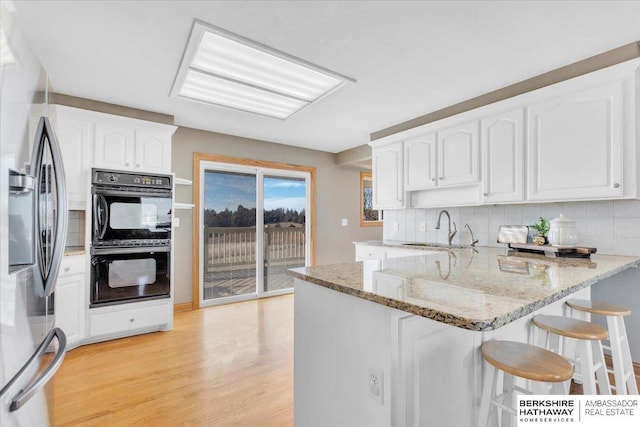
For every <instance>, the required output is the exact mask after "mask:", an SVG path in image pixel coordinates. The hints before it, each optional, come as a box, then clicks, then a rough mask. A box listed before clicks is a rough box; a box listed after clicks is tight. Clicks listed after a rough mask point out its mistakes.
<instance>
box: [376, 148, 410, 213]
mask: <svg viewBox="0 0 640 427" xmlns="http://www.w3.org/2000/svg"><path fill="white" fill-rule="evenodd" d="M372 166H373V208H374V209H389V208H401V207H403V206H404V197H403V194H402V191H403V190H402V183H403V182H402V181H403V174H402V142H397V143H395V144H390V145H385V146H383V147H378V148H374V149H373V150H372Z"/></svg>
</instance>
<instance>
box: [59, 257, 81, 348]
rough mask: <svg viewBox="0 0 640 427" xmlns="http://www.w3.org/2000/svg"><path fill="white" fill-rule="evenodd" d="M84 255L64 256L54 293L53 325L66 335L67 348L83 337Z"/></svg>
mask: <svg viewBox="0 0 640 427" xmlns="http://www.w3.org/2000/svg"><path fill="white" fill-rule="evenodd" d="M86 262H87V257H86V256H85V255H74V256H65V257H64V258H63V259H62V263H61V265H60V272H59V273H58V281H57V282H56V288H55V293H54V297H53V299H54V311H55V325H56V327H58V328H60V329H62V330H63V331H64V333H65V335H66V336H67V345H68V346H69V348H74V347H77V346H78V345H80V344H81V343H82V341H83V340H84V338H85V307H86V306H87V304H86V301H85V296H86V288H87V285H88V280H87V274H86Z"/></svg>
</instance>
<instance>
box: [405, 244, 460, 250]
mask: <svg viewBox="0 0 640 427" xmlns="http://www.w3.org/2000/svg"><path fill="white" fill-rule="evenodd" d="M402 246H414V247H415V246H417V247H421V248H441V249H464V248H467V247H469V245H449V244H447V243H403V244H402Z"/></svg>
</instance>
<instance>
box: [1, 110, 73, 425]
mask: <svg viewBox="0 0 640 427" xmlns="http://www.w3.org/2000/svg"><path fill="white" fill-rule="evenodd" d="M28 170H29V173H20V172H17V171H15V170H10V171H9V176H8V180H6V181H4V180H3V181H4V182H6V183H7V184H8V187H9V190H8V214H9V215H8V216H9V229H8V233H7V235H8V240H9V242H8V255H9V262H8V273H9V274H8V277H7V278H6V283H3V284H2V289H1V291H0V312H1V313H2V314H1V315H0V316H2V317H1V318H0V350H1V351H2V382H1V383H0V387H1V388H0V400H1V401H2V407H1V418H0V425H2V426H8V425H15V426H21V425H25V424H24V422H23V421H20V420H21V419H22V418H23V416H22V414H19V411H23V412H24V414H25V416H27V417H29V418H30V417H31V416H33V415H34V413H36V412H42V402H41V401H42V399H44V397H43V393H42V390H43V388H44V386H45V385H46V383H47V382H48V381H49V380H50V379H51V377H52V376H53V375H54V374H55V372H56V371H57V369H58V368H59V367H60V364H61V363H62V360H63V359H64V355H65V351H66V337H65V335H64V332H63V331H62V330H61V329H60V328H56V327H55V326H54V325H55V318H54V316H55V312H54V300H53V299H54V298H55V292H54V291H55V283H56V280H57V276H58V269H59V267H60V262H61V260H62V256H63V255H64V246H65V238H66V231H67V230H66V229H67V199H66V191H65V182H64V170H63V165H62V158H61V156H60V151H59V148H58V146H57V143H56V140H55V135H54V133H53V129H52V128H51V124H50V123H49V120H48V119H47V118H46V117H41V118H40V121H39V124H38V128H37V131H36V139H35V141H34V144H33V155H32V159H31V165H30V167H29V168H28ZM3 279H4V278H3ZM9 359H11V360H9ZM39 395H40V396H39ZM38 396H39V397H38ZM36 397H37V398H36ZM34 398H36V399H35V401H34V405H32V406H34V407H35V408H36V411H33V408H32V409H29V402H30V400H31V399H34ZM31 422H37V423H38V424H34V425H39V426H40V425H42V424H41V423H42V422H44V421H42V420H29V424H30V423H31ZM29 424H27V425H29Z"/></svg>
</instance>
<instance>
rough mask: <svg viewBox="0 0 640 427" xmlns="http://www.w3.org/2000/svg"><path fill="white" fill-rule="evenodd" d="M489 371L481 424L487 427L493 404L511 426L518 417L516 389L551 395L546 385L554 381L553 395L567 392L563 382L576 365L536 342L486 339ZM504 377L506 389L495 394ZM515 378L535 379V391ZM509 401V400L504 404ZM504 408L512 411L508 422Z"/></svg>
mask: <svg viewBox="0 0 640 427" xmlns="http://www.w3.org/2000/svg"><path fill="white" fill-rule="evenodd" d="M480 351H481V353H482V357H483V358H484V360H485V361H487V363H486V364H485V367H486V372H485V376H484V384H483V386H482V397H481V400H480V413H479V420H478V426H479V427H486V426H487V424H488V422H489V412H490V410H491V406H492V405H494V406H496V407H497V408H500V409H502V410H503V417H502V420H503V423H502V424H503V425H510V424H511V420H512V416H513V417H515V416H516V410H515V408H514V407H513V397H514V391H519V392H521V393H525V394H531V393H532V392H534V393H535V394H549V391H548V390H545V388H548V387H549V384H548V383H551V392H552V394H564V390H565V389H564V387H563V385H562V383H563V382H564V381H568V380H570V379H571V376H572V375H573V367H572V366H571V364H570V363H569V362H567V361H566V360H565V359H564V358H563V357H562V356H559V355H557V354H555V353H553V352H551V351H549V350H546V349H544V348H541V347H535V346H533V345H529V344H524V343H519V342H513V341H495V340H494V341H487V342H485V343H484V344H482V347H481V350H480ZM500 376H502V383H503V387H502V388H503V391H502V393H501V394H500V395H498V396H496V387H497V383H498V380H499V378H500ZM514 377H518V378H523V379H526V380H531V381H535V383H534V385H533V387H532V388H533V390H527V389H523V388H521V387H518V386H516V385H514ZM505 401H506V403H505ZM505 411H506V412H507V413H508V414H509V415H508V419H507V420H506V421H505V418H504V417H505V415H506V414H505Z"/></svg>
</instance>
